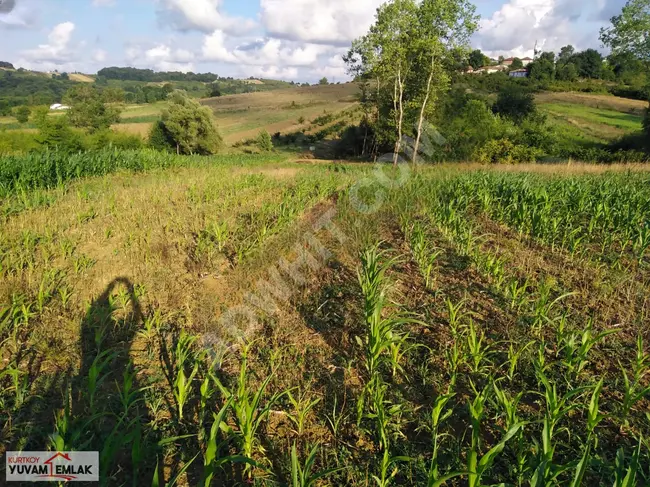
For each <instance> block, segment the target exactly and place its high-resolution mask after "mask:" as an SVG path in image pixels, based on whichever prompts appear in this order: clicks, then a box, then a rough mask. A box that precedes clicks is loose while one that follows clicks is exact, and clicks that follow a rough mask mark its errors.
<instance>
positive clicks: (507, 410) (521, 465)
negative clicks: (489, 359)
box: [492, 381, 528, 485]
mask: <svg viewBox="0 0 650 487" xmlns="http://www.w3.org/2000/svg"><path fill="white" fill-rule="evenodd" d="M492 388H493V389H494V396H495V398H496V403H497V405H498V406H499V408H500V409H501V410H502V411H503V414H504V416H505V423H506V431H510V429H512V428H513V427H515V426H516V425H518V424H521V423H522V421H521V419H520V418H519V416H518V414H517V408H518V406H519V402H520V401H521V398H522V397H523V395H524V391H521V392H519V394H517V395H516V396H514V397H512V396H510V395H509V394H508V393H507V392H506V391H504V390H503V389H499V387H498V385H497V382H496V381H495V382H493V384H492ZM515 440H516V444H515V446H514V447H513V449H514V452H515V459H516V472H517V481H518V484H519V485H522V484H523V482H524V473H525V469H526V463H527V461H528V448H527V446H526V443H525V438H524V435H523V428H522V429H521V430H520V431H519V432H518V433H517V435H516V439H515Z"/></svg>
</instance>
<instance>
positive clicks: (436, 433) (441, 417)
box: [427, 392, 460, 487]
mask: <svg viewBox="0 0 650 487" xmlns="http://www.w3.org/2000/svg"><path fill="white" fill-rule="evenodd" d="M455 395H456V394H455V393H453V392H448V393H447V394H441V395H439V396H437V397H436V400H435V402H434V403H433V409H432V410H431V439H432V450H431V463H430V464H429V472H428V475H427V487H434V486H436V485H441V482H442V483H444V482H446V481H447V480H450V479H451V478H453V477H455V476H458V475H460V473H455V474H447V475H445V476H443V477H440V466H439V464H438V451H439V448H440V441H441V440H442V438H443V435H441V434H440V425H441V423H442V422H443V421H446V420H447V419H449V417H450V416H451V415H452V413H453V412H454V410H453V408H447V403H449V401H450V400H451V399H452V398H453V397H454V396H455Z"/></svg>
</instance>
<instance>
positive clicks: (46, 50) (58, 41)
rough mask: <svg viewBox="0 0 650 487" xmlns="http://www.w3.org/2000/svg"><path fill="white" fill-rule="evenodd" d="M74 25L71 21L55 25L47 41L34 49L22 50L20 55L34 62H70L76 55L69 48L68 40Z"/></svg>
mask: <svg viewBox="0 0 650 487" xmlns="http://www.w3.org/2000/svg"><path fill="white" fill-rule="evenodd" d="M74 29H75V26H74V24H73V23H72V22H64V23H62V24H58V25H57V26H55V27H54V28H53V29H52V31H51V32H50V34H49V35H48V43H47V44H41V45H39V46H38V47H37V48H36V49H29V50H26V51H23V52H22V55H23V56H24V57H25V58H26V59H27V60H28V61H32V62H34V63H51V64H65V63H70V62H71V61H72V60H73V59H74V58H75V57H76V56H75V53H74V52H73V51H72V50H71V49H70V40H71V38H72V32H73V31H74Z"/></svg>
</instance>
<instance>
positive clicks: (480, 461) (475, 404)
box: [467, 388, 524, 487]
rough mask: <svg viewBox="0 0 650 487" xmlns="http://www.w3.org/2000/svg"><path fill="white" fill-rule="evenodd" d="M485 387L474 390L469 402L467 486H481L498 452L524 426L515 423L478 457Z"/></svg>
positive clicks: (485, 396) (485, 393)
mask: <svg viewBox="0 0 650 487" xmlns="http://www.w3.org/2000/svg"><path fill="white" fill-rule="evenodd" d="M487 390H488V389H487V388H485V389H483V391H481V392H476V395H475V397H474V400H473V401H472V402H470V403H469V412H470V421H471V425H472V433H471V434H472V439H471V441H472V442H471V446H470V450H469V452H468V454H467V476H468V485H469V487H481V486H482V485H484V484H483V483H482V479H483V475H485V473H486V472H487V471H488V470H489V469H490V468H491V467H492V465H493V464H494V461H495V460H496V458H497V456H498V455H499V453H501V452H502V451H503V449H504V448H505V446H506V443H508V441H510V439H512V438H513V437H514V436H515V435H516V434H517V432H518V431H519V430H520V429H521V428H523V427H524V423H516V424H515V425H513V426H512V427H511V428H510V429H509V430H508V431H507V432H506V434H505V435H504V436H503V438H501V441H500V442H499V443H497V444H496V445H495V446H493V447H492V448H490V450H488V451H487V452H486V453H485V454H483V455H482V456H481V457H480V458H479V453H480V449H481V423H482V421H483V418H484V417H485V401H486V399H487Z"/></svg>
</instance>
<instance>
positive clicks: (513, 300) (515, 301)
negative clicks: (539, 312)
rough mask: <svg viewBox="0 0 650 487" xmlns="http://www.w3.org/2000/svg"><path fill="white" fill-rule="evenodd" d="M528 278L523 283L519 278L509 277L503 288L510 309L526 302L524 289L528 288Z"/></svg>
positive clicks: (517, 308)
mask: <svg viewBox="0 0 650 487" xmlns="http://www.w3.org/2000/svg"><path fill="white" fill-rule="evenodd" d="M528 285H529V282H528V279H526V280H525V281H524V283H523V284H520V283H519V279H516V278H514V279H511V280H510V282H509V283H508V285H507V286H506V288H505V294H506V296H507V297H508V298H509V299H510V309H512V310H519V309H520V308H521V307H522V305H523V304H524V303H525V302H526V291H527V290H528Z"/></svg>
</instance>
